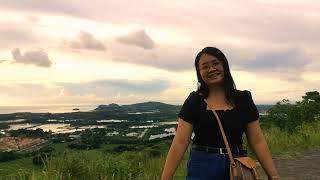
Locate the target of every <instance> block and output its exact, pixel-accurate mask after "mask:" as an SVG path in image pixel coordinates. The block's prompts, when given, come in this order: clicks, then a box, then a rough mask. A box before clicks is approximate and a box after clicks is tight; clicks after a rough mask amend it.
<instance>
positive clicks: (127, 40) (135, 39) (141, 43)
mask: <svg viewBox="0 0 320 180" xmlns="http://www.w3.org/2000/svg"><path fill="white" fill-rule="evenodd" d="M117 41H118V42H120V43H124V44H129V45H134V46H138V47H141V48H144V49H152V48H153V47H154V42H153V40H152V39H151V38H150V37H149V36H148V34H147V33H146V31H145V30H139V31H135V32H131V33H130V34H127V35H126V36H123V37H119V38H117Z"/></svg>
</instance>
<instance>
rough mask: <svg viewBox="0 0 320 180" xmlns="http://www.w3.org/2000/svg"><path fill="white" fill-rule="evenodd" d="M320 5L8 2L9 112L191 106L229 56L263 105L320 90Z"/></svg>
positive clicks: (0, 37) (3, 38)
mask: <svg viewBox="0 0 320 180" xmlns="http://www.w3.org/2000/svg"><path fill="white" fill-rule="evenodd" d="M319 8H320V2H319V1H311V0H301V1H298V0H290V1H289V0H288V1H284V0H282V1H281V2H280V1H276V0H258V1H254V0H243V1H237V0H224V1H220V0H219V1H218V0H216V1H213V0H197V1H196V0H183V1H172V0H161V1H160V0H159V1H154V0H137V1H127V0H126V1H124V0H114V1H111V0H106V1H99V0H90V1H89V0H82V1H79V0H68V1H65V0H55V1H49V0H0V42H1V43H0V82H1V84H0V106H18V105H19V106H29V105H59V104H70V105H72V104H77V105H80V104H82V105H85V104H109V103H118V104H131V103H135V102H145V101H161V102H164V103H170V104H182V103H183V101H184V100H185V98H186V97H187V96H188V94H189V93H190V92H191V91H193V90H196V87H197V79H196V72H195V68H194V58H195V55H196V54H197V52H198V51H200V50H201V49H202V48H204V47H206V46H215V47H218V48H219V49H221V50H222V51H223V52H224V53H225V54H226V56H227V58H228V60H229V64H230V68H231V73H232V75H233V78H234V80H235V83H236V86H237V88H238V89H240V90H244V89H246V90H250V91H251V93H252V95H253V98H254V101H255V103H256V104H266V103H268V104H271V103H275V102H277V101H280V100H282V99H284V98H286V99H290V100H291V101H293V102H294V101H298V100H301V96H303V95H304V93H305V92H307V91H313V90H320V83H319V81H320V72H319V69H320V60H319V59H320V51H319V49H320V35H319V32H320V13H319Z"/></svg>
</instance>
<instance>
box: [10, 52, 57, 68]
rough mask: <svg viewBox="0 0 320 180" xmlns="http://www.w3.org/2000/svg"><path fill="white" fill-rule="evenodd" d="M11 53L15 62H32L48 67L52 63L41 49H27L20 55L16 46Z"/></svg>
mask: <svg viewBox="0 0 320 180" xmlns="http://www.w3.org/2000/svg"><path fill="white" fill-rule="evenodd" d="M11 53H12V57H13V59H14V60H15V61H14V62H15V63H21V64H32V65H35V66H39V67H50V66H51V64H52V62H51V61H50V59H49V57H48V54H47V53H46V52H44V51H43V50H41V49H38V50H33V51H27V52H25V53H24V54H23V55H22V54H21V53H20V50H19V48H16V49H13V50H12V52H11Z"/></svg>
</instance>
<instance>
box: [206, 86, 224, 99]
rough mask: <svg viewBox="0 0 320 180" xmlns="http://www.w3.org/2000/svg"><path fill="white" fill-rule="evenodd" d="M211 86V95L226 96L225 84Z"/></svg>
mask: <svg viewBox="0 0 320 180" xmlns="http://www.w3.org/2000/svg"><path fill="white" fill-rule="evenodd" d="M208 88H209V97H210V98H211V97H212V98H218V97H220V98H221V97H225V91H224V87H223V86H211V87H208Z"/></svg>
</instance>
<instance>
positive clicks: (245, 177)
mask: <svg viewBox="0 0 320 180" xmlns="http://www.w3.org/2000/svg"><path fill="white" fill-rule="evenodd" d="M205 101H206V100H205ZM206 102H207V101H206ZM207 104H208V103H207ZM210 110H211V111H212V112H213V114H214V115H215V117H216V119H217V121H218V125H219V128H220V131H221V134H222V137H223V141H224V144H225V145H226V149H227V152H228V156H229V159H230V179H231V180H258V179H259V175H258V172H257V170H256V162H255V161H254V160H253V159H252V158H250V157H248V156H243V157H237V158H233V156H232V153H231V150H230V146H229V143H228V140H227V137H226V135H225V133H224V130H223V127H222V124H221V120H220V118H219V116H218V114H217V113H216V111H215V110H214V109H210Z"/></svg>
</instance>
